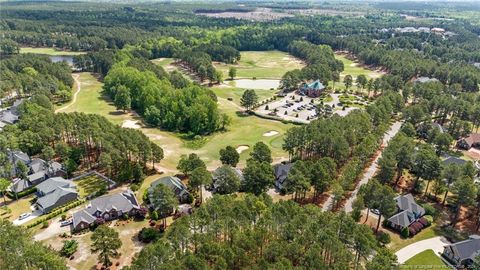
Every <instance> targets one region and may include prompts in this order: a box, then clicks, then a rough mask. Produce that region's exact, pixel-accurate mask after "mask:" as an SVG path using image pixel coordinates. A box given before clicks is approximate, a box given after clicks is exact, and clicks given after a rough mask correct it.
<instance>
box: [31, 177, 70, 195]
mask: <svg viewBox="0 0 480 270" xmlns="http://www.w3.org/2000/svg"><path fill="white" fill-rule="evenodd" d="M75 187H76V185H75V184H74V183H73V181H72V180H65V179H64V178H63V177H52V178H49V179H47V180H45V181H43V182H42V183H40V184H38V185H37V191H38V192H41V193H43V194H48V193H50V192H52V191H54V190H56V189H58V188H72V189H73V188H75Z"/></svg>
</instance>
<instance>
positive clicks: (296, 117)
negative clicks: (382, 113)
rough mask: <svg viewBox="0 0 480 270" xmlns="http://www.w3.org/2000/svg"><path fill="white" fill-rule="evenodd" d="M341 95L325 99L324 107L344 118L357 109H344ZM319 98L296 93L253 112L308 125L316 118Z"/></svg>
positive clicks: (333, 95)
mask: <svg viewBox="0 0 480 270" xmlns="http://www.w3.org/2000/svg"><path fill="white" fill-rule="evenodd" d="M340 96H341V94H330V95H329V97H328V98H326V99H325V101H324V103H323V104H324V105H328V106H330V107H331V108H332V109H333V111H332V112H333V113H336V114H338V115H340V116H345V115H347V114H349V113H350V112H351V111H353V110H355V109H357V107H353V106H351V107H345V108H343V105H342V104H341V102H340ZM320 102H321V99H320V98H310V97H307V96H301V95H298V94H297V93H295V92H293V93H289V94H287V95H286V96H285V97H278V98H277V99H276V100H274V101H272V102H269V103H267V104H263V105H261V106H259V107H258V108H257V109H256V110H255V112H256V113H258V114H263V115H267V116H275V117H279V118H281V119H283V120H287V121H293V122H300V123H309V122H310V121H311V120H314V119H316V118H318V115H317V110H316V105H318V104H320Z"/></svg>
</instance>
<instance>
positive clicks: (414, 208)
mask: <svg viewBox="0 0 480 270" xmlns="http://www.w3.org/2000/svg"><path fill="white" fill-rule="evenodd" d="M395 201H396V203H397V209H398V212H397V213H396V214H395V215H393V216H391V217H390V218H389V219H388V221H389V224H390V226H391V227H392V228H393V229H396V230H398V231H399V232H401V231H402V230H404V229H405V228H408V230H409V233H410V235H415V234H417V233H418V232H419V231H421V230H422V229H423V228H424V227H425V226H427V225H428V222H427V220H426V219H424V218H423V216H424V215H425V209H423V207H421V206H420V205H418V204H417V203H416V202H415V199H414V198H413V196H412V194H406V195H400V196H397V197H396V198H395Z"/></svg>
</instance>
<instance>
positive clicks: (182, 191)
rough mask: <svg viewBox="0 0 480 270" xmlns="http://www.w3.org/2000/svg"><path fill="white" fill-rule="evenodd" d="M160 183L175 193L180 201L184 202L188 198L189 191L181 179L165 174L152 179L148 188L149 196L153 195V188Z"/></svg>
mask: <svg viewBox="0 0 480 270" xmlns="http://www.w3.org/2000/svg"><path fill="white" fill-rule="evenodd" d="M160 184H163V185H165V186H167V187H169V188H170V189H171V190H172V191H173V192H174V193H175V195H176V196H177V198H178V200H179V201H180V202H186V201H188V200H189V198H190V193H189V192H188V190H187V187H186V186H185V184H183V183H182V181H180V179H178V177H175V176H165V177H161V178H159V179H157V180H155V181H153V182H152V184H151V185H150V187H149V188H148V194H149V195H148V197H149V198H152V196H153V189H154V188H155V187H156V186H158V185H160ZM150 201H151V200H150Z"/></svg>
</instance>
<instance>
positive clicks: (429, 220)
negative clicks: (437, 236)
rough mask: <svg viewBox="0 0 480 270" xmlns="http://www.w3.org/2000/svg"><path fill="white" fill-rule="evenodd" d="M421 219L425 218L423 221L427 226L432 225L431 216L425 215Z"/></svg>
mask: <svg viewBox="0 0 480 270" xmlns="http://www.w3.org/2000/svg"><path fill="white" fill-rule="evenodd" d="M423 218H425V220H426V221H427V222H428V224H427V226H430V225H432V223H433V217H432V216H430V215H425V216H423Z"/></svg>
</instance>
